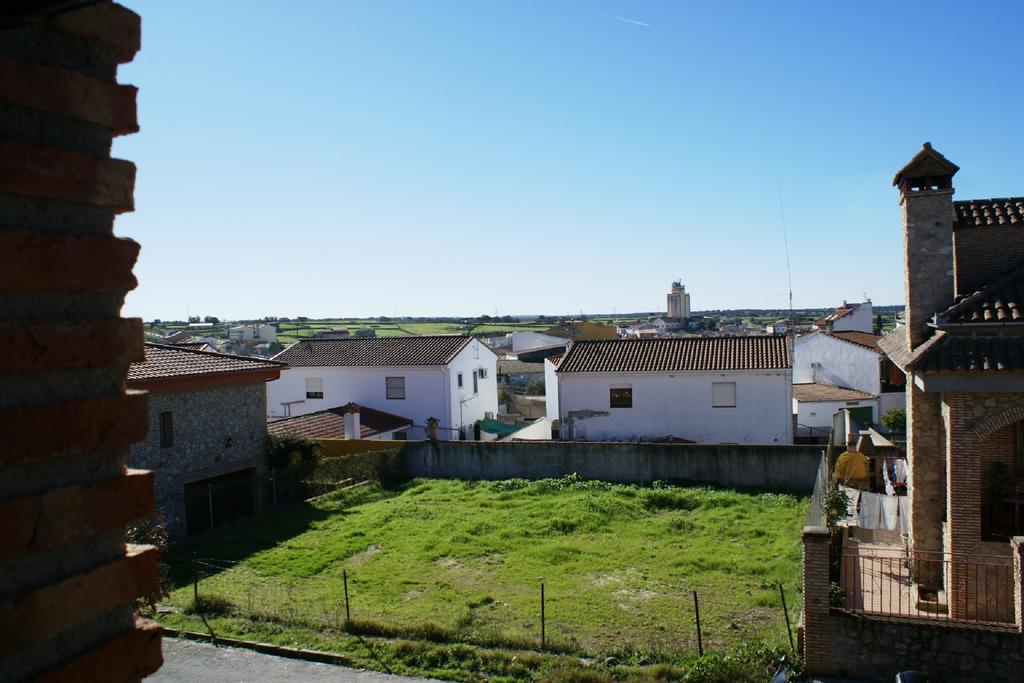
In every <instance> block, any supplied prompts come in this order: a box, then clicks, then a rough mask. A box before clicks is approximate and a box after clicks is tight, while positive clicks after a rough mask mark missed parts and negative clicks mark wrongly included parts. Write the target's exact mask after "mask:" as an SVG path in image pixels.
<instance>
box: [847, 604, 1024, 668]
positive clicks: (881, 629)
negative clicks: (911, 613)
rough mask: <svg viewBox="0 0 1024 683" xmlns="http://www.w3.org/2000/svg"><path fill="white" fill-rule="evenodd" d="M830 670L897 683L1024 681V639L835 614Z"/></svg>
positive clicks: (976, 629)
mask: <svg viewBox="0 0 1024 683" xmlns="http://www.w3.org/2000/svg"><path fill="white" fill-rule="evenodd" d="M828 628H829V667H830V670H829V671H828V672H827V673H829V674H832V675H836V676H849V677H853V678H867V679H871V680H878V681H891V680H893V679H894V678H895V676H896V674H897V673H898V672H900V671H907V670H913V671H920V672H923V673H925V674H926V675H928V676H929V680H930V681H932V682H933V683H941V682H943V681H949V682H950V683H952V682H954V681H1019V680H1021V676H1022V674H1024V650H1022V644H1024V638H1022V637H1021V634H1020V633H1019V632H1017V631H1016V630H1014V629H995V628H986V627H973V628H972V627H965V626H962V625H954V624H943V623H936V622H927V621H924V620H920V619H919V620H913V621H912V620H897V619H885V618H875V617H867V616H863V615H853V614H847V613H844V612H840V611H836V610H833V611H832V613H831V615H830V616H829V622H828Z"/></svg>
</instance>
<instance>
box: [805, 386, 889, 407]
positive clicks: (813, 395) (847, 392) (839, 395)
mask: <svg viewBox="0 0 1024 683" xmlns="http://www.w3.org/2000/svg"><path fill="white" fill-rule="evenodd" d="M793 398H794V399H796V400H797V401H810V402H814V401H863V400H867V399H872V398H878V397H877V396H875V395H874V394H869V393H867V392H864V391H857V390H856V389H847V388H845V387H837V386H836V385H834V384H824V383H822V382H804V383H800V384H794V385H793Z"/></svg>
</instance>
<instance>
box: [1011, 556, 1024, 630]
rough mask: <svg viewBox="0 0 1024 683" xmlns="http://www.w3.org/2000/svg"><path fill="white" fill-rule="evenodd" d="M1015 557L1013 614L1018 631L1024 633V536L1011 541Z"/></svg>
mask: <svg viewBox="0 0 1024 683" xmlns="http://www.w3.org/2000/svg"><path fill="white" fill-rule="evenodd" d="M1010 548H1011V553H1012V555H1013V614H1014V623H1015V624H1016V625H1017V630H1018V631H1020V632H1021V633H1024V536H1014V537H1013V538H1011V539H1010Z"/></svg>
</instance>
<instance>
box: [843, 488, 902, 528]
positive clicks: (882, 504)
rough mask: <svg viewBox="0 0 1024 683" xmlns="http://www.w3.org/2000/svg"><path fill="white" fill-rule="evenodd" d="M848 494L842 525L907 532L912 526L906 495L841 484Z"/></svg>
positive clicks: (844, 491)
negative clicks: (864, 489) (893, 494)
mask: <svg viewBox="0 0 1024 683" xmlns="http://www.w3.org/2000/svg"><path fill="white" fill-rule="evenodd" d="M839 490H841V491H842V492H843V493H845V494H846V519H844V520H841V522H840V525H842V526H856V527H860V528H861V529H885V530H887V531H895V530H896V529H899V531H900V533H901V534H907V533H908V530H909V526H910V501H909V499H908V498H907V497H906V496H892V495H886V494H884V493H872V492H871V491H861V490H860V489H854V488H850V487H849V486H840V487H839Z"/></svg>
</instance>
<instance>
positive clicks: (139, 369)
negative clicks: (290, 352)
mask: <svg viewBox="0 0 1024 683" xmlns="http://www.w3.org/2000/svg"><path fill="white" fill-rule="evenodd" d="M283 367H285V364H284V363H278V362H274V361H270V360H265V359H262V358H248V357H245V356H231V355H228V354H226V353H214V352H212V351H197V350H194V349H187V348H182V347H180V346H170V345H166V344H151V343H147V344H146V360H144V361H142V362H140V363H132V364H131V366H130V367H129V368H128V384H129V385H131V384H132V383H133V382H145V381H149V380H155V379H166V378H171V377H196V376H211V375H218V374H228V373H231V374H237V373H240V372H261V373H262V372H265V371H267V370H280V369H281V368H283Z"/></svg>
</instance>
